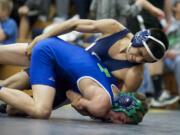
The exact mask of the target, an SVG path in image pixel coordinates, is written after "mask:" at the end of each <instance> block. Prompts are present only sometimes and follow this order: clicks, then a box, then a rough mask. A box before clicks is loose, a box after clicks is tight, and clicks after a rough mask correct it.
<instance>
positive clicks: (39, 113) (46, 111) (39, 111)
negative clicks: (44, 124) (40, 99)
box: [33, 106, 52, 119]
mask: <svg viewBox="0 0 180 135" xmlns="http://www.w3.org/2000/svg"><path fill="white" fill-rule="evenodd" d="M51 111H52V110H51V108H47V107H44V106H37V107H36V109H35V112H34V114H33V115H34V117H35V118H38V119H48V118H49V117H50V115H51Z"/></svg>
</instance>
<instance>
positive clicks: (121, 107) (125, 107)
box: [112, 93, 146, 124]
mask: <svg viewBox="0 0 180 135" xmlns="http://www.w3.org/2000/svg"><path fill="white" fill-rule="evenodd" d="M112 110H113V111H115V112H119V111H121V112H124V113H125V114H126V115H127V116H129V117H132V118H133V119H134V120H135V122H136V124H138V123H139V122H140V121H139V119H138V117H137V115H136V110H140V111H141V112H142V113H143V115H145V114H146V111H145V110H144V107H143V105H142V103H141V101H140V100H138V99H137V98H136V97H135V96H134V93H119V94H118V95H117V97H116V99H115V101H114V103H113V105H112Z"/></svg>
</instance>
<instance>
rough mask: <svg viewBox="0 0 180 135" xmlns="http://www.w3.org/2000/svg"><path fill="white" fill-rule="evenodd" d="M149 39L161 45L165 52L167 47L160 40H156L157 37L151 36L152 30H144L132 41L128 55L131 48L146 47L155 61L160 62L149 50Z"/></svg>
mask: <svg viewBox="0 0 180 135" xmlns="http://www.w3.org/2000/svg"><path fill="white" fill-rule="evenodd" d="M149 39H151V40H154V41H155V42H157V43H159V44H160V45H161V46H162V47H163V48H164V50H166V47H165V45H164V43H163V42H161V41H160V40H158V39H156V38H155V37H153V36H151V32H150V30H143V31H139V32H137V33H136V34H135V35H134V37H133V38H132V40H131V43H130V44H129V46H128V48H127V50H126V53H127V54H128V52H129V49H130V47H131V46H133V47H142V46H144V47H145V48H146V50H147V52H148V54H149V55H150V56H151V57H152V58H153V60H155V61H157V60H159V59H158V58H156V57H155V56H154V55H153V53H152V52H151V50H150V49H149V47H148V45H147V43H148V41H149Z"/></svg>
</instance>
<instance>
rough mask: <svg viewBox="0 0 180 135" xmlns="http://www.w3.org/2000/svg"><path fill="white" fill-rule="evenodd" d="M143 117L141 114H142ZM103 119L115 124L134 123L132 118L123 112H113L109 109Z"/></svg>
mask: <svg viewBox="0 0 180 135" xmlns="http://www.w3.org/2000/svg"><path fill="white" fill-rule="evenodd" d="M142 117H143V116H142ZM105 119H106V120H107V121H110V122H112V123H116V124H134V123H135V121H134V119H133V118H131V117H129V116H127V115H126V114H125V113H124V112H114V111H112V110H110V111H109V112H108V114H107V115H106V117H105Z"/></svg>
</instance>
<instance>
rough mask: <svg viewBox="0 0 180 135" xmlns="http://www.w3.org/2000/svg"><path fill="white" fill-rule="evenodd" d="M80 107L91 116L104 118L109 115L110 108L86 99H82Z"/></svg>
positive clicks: (79, 103)
mask: <svg viewBox="0 0 180 135" xmlns="http://www.w3.org/2000/svg"><path fill="white" fill-rule="evenodd" d="M78 106H79V107H80V108H82V109H85V110H87V111H88V112H89V113H90V115H92V116H95V117H99V118H103V117H104V116H105V114H106V113H107V110H108V109H109V108H108V107H105V106H101V105H100V103H99V104H97V102H95V101H90V100H87V99H85V98H81V99H80V100H79V102H78Z"/></svg>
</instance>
